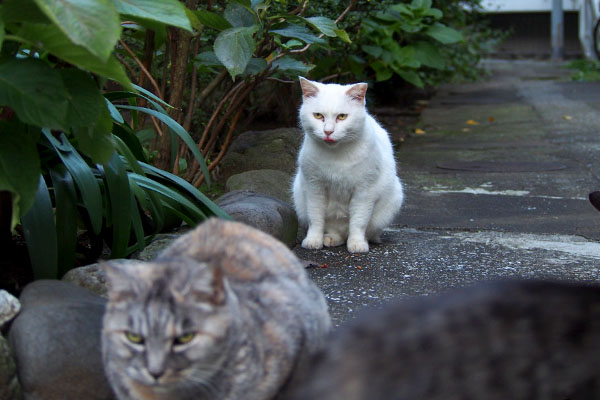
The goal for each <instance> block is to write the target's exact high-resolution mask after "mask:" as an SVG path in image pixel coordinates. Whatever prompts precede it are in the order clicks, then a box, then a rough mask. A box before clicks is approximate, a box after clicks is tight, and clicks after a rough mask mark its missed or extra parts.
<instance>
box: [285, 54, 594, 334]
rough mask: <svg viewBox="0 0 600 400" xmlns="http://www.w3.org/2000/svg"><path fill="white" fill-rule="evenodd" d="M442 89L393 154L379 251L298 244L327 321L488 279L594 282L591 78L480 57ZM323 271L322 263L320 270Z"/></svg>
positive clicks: (554, 67) (546, 65) (541, 65)
mask: <svg viewBox="0 0 600 400" xmlns="http://www.w3.org/2000/svg"><path fill="white" fill-rule="evenodd" d="M486 66H487V67H488V69H490V71H491V76H490V78H489V79H486V80H485V81H484V82H479V83H475V84H462V85H451V86H446V87H444V88H442V89H441V90H440V91H439V92H438V93H437V95H436V96H435V97H434V98H433V99H432V101H431V103H430V105H429V106H428V107H427V108H426V109H425V110H424V112H423V114H422V115H421V120H422V121H421V122H422V126H421V129H423V130H424V131H425V134H421V135H414V136H411V137H409V138H407V140H406V141H405V142H404V143H403V144H402V146H400V147H399V148H398V151H397V159H398V164H399V168H400V172H399V174H400V176H401V178H402V180H403V182H404V184H405V189H406V203H405V205H404V208H403V210H402V212H401V215H400V216H399V217H398V218H397V220H396V222H395V224H394V225H393V226H392V227H390V229H388V230H387V231H386V232H385V234H384V236H383V239H384V244H382V245H378V246H372V248H371V251H370V252H369V253H368V254H365V255H351V254H349V253H348V252H347V251H346V249H345V248H344V247H339V248H334V249H325V250H319V251H311V250H305V249H302V248H296V249H295V252H296V254H298V256H300V257H301V258H303V259H306V260H311V261H314V262H315V263H316V264H319V265H320V266H321V267H319V268H312V269H309V273H310V275H311V277H312V278H313V279H314V280H315V282H316V283H317V284H318V285H319V286H320V287H321V288H322V290H323V291H324V292H325V294H326V296H327V298H328V299H329V304H330V308H331V312H332V315H333V319H334V322H335V323H340V322H341V321H343V320H345V319H347V318H349V317H351V313H352V312H353V311H355V310H357V309H359V308H361V307H364V306H366V305H372V304H378V303H381V302H383V301H384V300H385V299H389V298H393V297H400V296H407V295H424V294H429V293H435V292H439V291H442V290H445V289H446V288H449V287H454V286H464V285H468V284H471V283H473V282H476V281H481V280H488V279H493V278H498V277H502V278H504V277H536V278H552V279H568V280H581V281H599V280H600V213H598V212H597V211H596V210H595V209H594V208H593V207H592V206H591V204H590V203H589V202H588V200H587V196H588V193H589V192H592V191H594V190H600V83H579V82H570V81H568V79H567V78H566V77H567V75H568V73H569V72H568V71H567V70H565V69H563V68H561V67H560V66H559V65H556V64H553V63H550V62H531V61H512V62H506V61H489V62H487V63H486ZM325 267H326V268H325Z"/></svg>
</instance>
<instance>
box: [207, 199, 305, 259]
mask: <svg viewBox="0 0 600 400" xmlns="http://www.w3.org/2000/svg"><path fill="white" fill-rule="evenodd" d="M216 203H217V204H218V205H219V207H221V208H222V209H223V210H225V211H226V212H227V213H228V214H229V215H231V216H232V217H233V219H235V220H236V221H239V222H243V223H245V224H247V225H250V226H252V227H254V228H257V229H260V230H261V231H263V232H266V233H268V234H270V235H271V236H273V237H275V238H276V239H278V240H281V241H282V242H283V243H285V244H286V245H288V246H289V247H293V246H294V245H295V244H296V234H297V230H298V218H297V217H296V213H295V212H294V209H293V208H292V207H291V206H290V205H289V204H288V203H285V202H283V201H281V200H278V199H276V198H274V197H270V196H267V195H263V194H259V193H255V192H250V191H243V190H238V191H234V192H229V193H227V194H225V195H223V196H221V197H220V198H219V199H217V202H216Z"/></svg>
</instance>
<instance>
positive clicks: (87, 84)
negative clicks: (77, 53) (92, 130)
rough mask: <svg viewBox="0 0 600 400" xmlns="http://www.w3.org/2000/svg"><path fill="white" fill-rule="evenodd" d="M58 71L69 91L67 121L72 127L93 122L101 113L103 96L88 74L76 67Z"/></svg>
mask: <svg viewBox="0 0 600 400" xmlns="http://www.w3.org/2000/svg"><path fill="white" fill-rule="evenodd" d="M59 73H60V75H61V77H62V79H63V82H64V84H65V88H66V89H67V92H68V93H69V110H68V112H67V123H68V125H69V126H72V127H84V126H88V125H91V124H94V123H95V122H96V121H97V120H98V119H99V118H100V114H101V108H102V107H105V106H104V98H103V97H102V93H101V92H100V89H98V86H97V85H96V82H95V81H94V79H93V78H92V77H91V76H90V74H88V73H86V72H84V71H82V70H80V69H76V68H63V69H60V70H59Z"/></svg>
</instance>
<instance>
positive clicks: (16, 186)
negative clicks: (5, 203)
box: [0, 122, 41, 228]
mask: <svg viewBox="0 0 600 400" xmlns="http://www.w3.org/2000/svg"><path fill="white" fill-rule="evenodd" d="M40 172H41V171H40V159H39V156H38V152H37V148H36V142H35V140H34V139H33V138H32V137H30V135H28V134H27V132H25V131H23V130H22V128H21V127H20V126H18V124H14V123H7V122H0V190H7V191H9V192H11V193H12V194H13V195H12V202H13V207H12V208H13V217H12V224H11V228H14V226H15V225H16V223H17V221H18V219H19V218H20V217H21V216H23V215H24V214H25V213H26V212H27V211H28V210H29V208H30V207H31V205H32V204H33V200H34V196H35V193H36V192H37V189H38V184H39V175H40Z"/></svg>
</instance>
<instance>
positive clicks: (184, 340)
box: [173, 332, 196, 345]
mask: <svg viewBox="0 0 600 400" xmlns="http://www.w3.org/2000/svg"><path fill="white" fill-rule="evenodd" d="M195 336H196V334H195V333H194V332H189V333H185V334H183V335H181V336H178V337H176V338H175V340H174V341H173V343H174V344H175V345H182V344H188V343H189V342H191V341H192V339H193V338H194V337H195Z"/></svg>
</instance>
